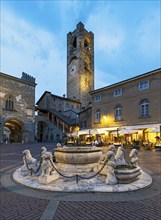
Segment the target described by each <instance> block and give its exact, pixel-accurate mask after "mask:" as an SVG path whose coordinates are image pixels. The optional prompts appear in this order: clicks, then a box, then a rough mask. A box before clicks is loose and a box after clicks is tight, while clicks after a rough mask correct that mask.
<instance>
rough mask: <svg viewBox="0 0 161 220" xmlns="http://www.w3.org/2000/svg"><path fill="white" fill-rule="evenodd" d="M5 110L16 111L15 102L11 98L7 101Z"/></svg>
mask: <svg viewBox="0 0 161 220" xmlns="http://www.w3.org/2000/svg"><path fill="white" fill-rule="evenodd" d="M5 108H6V109H7V110H13V109H14V102H13V100H12V99H11V97H9V98H8V99H7V100H6V106H5Z"/></svg>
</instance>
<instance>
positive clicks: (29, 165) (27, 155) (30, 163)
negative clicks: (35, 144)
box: [21, 150, 38, 176]
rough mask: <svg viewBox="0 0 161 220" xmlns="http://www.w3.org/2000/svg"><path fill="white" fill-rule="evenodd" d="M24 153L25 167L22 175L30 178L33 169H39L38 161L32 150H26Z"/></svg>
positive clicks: (22, 168)
mask: <svg viewBox="0 0 161 220" xmlns="http://www.w3.org/2000/svg"><path fill="white" fill-rule="evenodd" d="M22 153H23V162H24V165H23V166H22V167H21V173H22V175H23V176H28V175H30V174H31V171H30V170H31V169H32V170H36V169H37V167H38V164H37V160H36V159H35V158H33V157H32V155H31V152H30V150H24V151H23V152H22Z"/></svg>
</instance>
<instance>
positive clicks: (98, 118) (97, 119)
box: [95, 110, 101, 122]
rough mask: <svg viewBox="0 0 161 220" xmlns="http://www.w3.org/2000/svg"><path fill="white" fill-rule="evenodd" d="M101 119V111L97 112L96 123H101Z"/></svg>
mask: <svg viewBox="0 0 161 220" xmlns="http://www.w3.org/2000/svg"><path fill="white" fill-rule="evenodd" d="M100 119H101V112H100V110H97V112H96V114H95V122H100Z"/></svg>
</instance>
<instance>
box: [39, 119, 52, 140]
mask: <svg viewBox="0 0 161 220" xmlns="http://www.w3.org/2000/svg"><path fill="white" fill-rule="evenodd" d="M37 141H38V142H48V141H49V126H48V123H47V122H45V121H38V122H37Z"/></svg>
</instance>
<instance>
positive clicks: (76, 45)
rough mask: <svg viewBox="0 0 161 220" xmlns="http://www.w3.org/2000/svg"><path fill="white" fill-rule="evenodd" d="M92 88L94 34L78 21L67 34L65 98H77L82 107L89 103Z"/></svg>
mask: <svg viewBox="0 0 161 220" xmlns="http://www.w3.org/2000/svg"><path fill="white" fill-rule="evenodd" d="M92 90H94V34H93V33H92V32H91V31H90V32H88V31H87V30H86V29H85V28H84V24H83V23H81V22H79V23H78V24H77V27H76V29H75V30H74V31H73V32H69V33H68V34H67V98H72V99H75V100H79V101H80V102H81V103H82V104H81V107H82V109H84V108H87V107H88V105H89V103H90V95H89V92H90V91H92Z"/></svg>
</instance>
